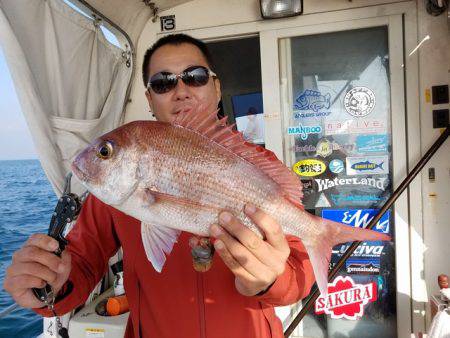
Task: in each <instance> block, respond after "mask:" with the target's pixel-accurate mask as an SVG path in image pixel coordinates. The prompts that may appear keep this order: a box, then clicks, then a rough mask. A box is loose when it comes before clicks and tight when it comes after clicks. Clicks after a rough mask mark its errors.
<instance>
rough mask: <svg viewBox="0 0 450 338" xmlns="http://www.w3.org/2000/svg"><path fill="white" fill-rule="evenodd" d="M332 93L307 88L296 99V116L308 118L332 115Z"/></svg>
mask: <svg viewBox="0 0 450 338" xmlns="http://www.w3.org/2000/svg"><path fill="white" fill-rule="evenodd" d="M330 106H331V95H330V93H326V94H322V93H321V92H320V91H318V90H312V89H306V90H304V91H303V92H302V93H301V94H300V95H299V96H297V97H296V98H295V100H294V117H295V118H296V119H298V118H308V117H320V116H328V115H330V113H331V112H330V111H327V109H330Z"/></svg>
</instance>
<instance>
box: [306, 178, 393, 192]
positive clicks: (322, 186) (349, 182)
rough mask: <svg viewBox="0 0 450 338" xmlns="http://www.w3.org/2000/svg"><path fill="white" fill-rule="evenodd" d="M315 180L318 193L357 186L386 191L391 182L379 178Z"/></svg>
mask: <svg viewBox="0 0 450 338" xmlns="http://www.w3.org/2000/svg"><path fill="white" fill-rule="evenodd" d="M314 180H315V181H316V183H317V191H318V192H321V191H324V190H327V189H330V188H338V187H341V186H357V185H361V186H368V187H372V188H376V189H379V190H382V191H384V190H385V189H386V187H387V183H388V182H389V181H388V178H387V177H379V178H375V177H367V178H366V177H363V178H360V177H351V178H349V177H345V178H337V177H335V178H334V179H329V178H325V179H320V178H316V179H314Z"/></svg>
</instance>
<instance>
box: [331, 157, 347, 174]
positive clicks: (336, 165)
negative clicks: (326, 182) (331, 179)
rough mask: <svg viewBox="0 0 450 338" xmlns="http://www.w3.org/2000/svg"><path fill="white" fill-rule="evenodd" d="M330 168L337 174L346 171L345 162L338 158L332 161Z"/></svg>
mask: <svg viewBox="0 0 450 338" xmlns="http://www.w3.org/2000/svg"><path fill="white" fill-rule="evenodd" d="M328 166H329V168H330V171H331V172H332V173H335V174H339V173H341V172H343V171H344V162H342V161H341V160H338V159H334V160H333V161H331V162H330V164H329V165H328Z"/></svg>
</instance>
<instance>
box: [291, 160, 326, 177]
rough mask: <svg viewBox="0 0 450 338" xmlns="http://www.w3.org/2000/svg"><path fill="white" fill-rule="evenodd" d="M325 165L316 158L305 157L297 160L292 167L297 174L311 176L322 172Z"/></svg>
mask: <svg viewBox="0 0 450 338" xmlns="http://www.w3.org/2000/svg"><path fill="white" fill-rule="evenodd" d="M326 169H327V166H326V165H325V163H323V162H322V161H319V160H316V159H306V160H301V161H298V162H297V163H295V164H294V166H293V167H292V170H294V172H295V173H297V175H299V176H305V177H312V176H318V175H320V174H323V173H324V172H325V170H326Z"/></svg>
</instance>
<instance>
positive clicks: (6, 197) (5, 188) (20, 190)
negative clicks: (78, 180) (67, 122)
mask: <svg viewBox="0 0 450 338" xmlns="http://www.w3.org/2000/svg"><path fill="white" fill-rule="evenodd" d="M56 202H57V199H56V195H55V194H54V192H53V190H52V188H51V186H50V183H49V182H48V180H47V178H46V176H45V174H44V172H43V170H42V168H41V165H40V163H39V161H37V160H20V161H0V311H1V310H3V309H5V308H6V307H8V306H9V305H11V304H13V303H14V302H13V300H12V298H11V297H10V296H9V294H8V293H7V292H6V291H4V290H3V280H4V277H5V269H6V267H7V266H8V265H9V264H10V262H11V255H12V254H13V252H14V251H16V250H17V249H19V248H20V247H21V246H22V245H23V243H24V242H25V241H26V240H27V238H28V237H29V236H30V235H31V234H33V233H39V232H40V233H46V232H47V229H48V225H49V222H50V218H51V213H52V212H53V209H54V207H55V205H56ZM41 333H42V319H41V317H40V316H38V315H36V314H35V313H34V312H32V311H30V310H27V309H22V308H20V309H19V310H16V311H14V312H12V313H10V314H9V315H8V316H6V317H5V318H2V319H0V337H2V338H3V337H5V338H6V337H16V338H22V337H24V338H25V337H27V338H29V337H36V336H38V335H39V334H41Z"/></svg>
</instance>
